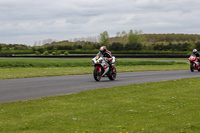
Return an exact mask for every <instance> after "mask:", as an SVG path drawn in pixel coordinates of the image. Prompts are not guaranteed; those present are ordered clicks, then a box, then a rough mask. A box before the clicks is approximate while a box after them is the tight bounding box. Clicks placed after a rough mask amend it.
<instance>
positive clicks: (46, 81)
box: [0, 70, 200, 103]
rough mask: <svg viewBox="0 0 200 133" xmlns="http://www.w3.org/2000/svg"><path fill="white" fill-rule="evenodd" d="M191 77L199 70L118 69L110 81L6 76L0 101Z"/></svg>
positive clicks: (0, 82)
mask: <svg viewBox="0 0 200 133" xmlns="http://www.w3.org/2000/svg"><path fill="white" fill-rule="evenodd" d="M189 77H200V73H199V72H197V71H195V72H190V71H189V70H179V71H144V72H125V73H118V74H117V78H116V80H114V81H110V80H109V79H108V78H107V77H102V79H101V81H100V82H96V81H95V80H94V78H93V75H92V74H89V75H69V76H54V77H36V78H23V79H3V80H0V103H4V102H13V101H21V100H29V99H36V98H41V97H46V96H54V95H64V94H70V93H75V92H80V91H85V90H92V89H98V88H106V87H113V86H122V85H129V84H139V83H147V82H156V81H166V80H175V79H182V78H189Z"/></svg>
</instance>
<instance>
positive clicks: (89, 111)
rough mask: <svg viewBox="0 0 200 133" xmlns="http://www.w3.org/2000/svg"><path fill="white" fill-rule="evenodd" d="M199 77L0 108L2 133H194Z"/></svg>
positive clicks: (199, 124) (198, 127)
mask: <svg viewBox="0 0 200 133" xmlns="http://www.w3.org/2000/svg"><path fill="white" fill-rule="evenodd" d="M199 80H200V78H188V79H182V80H171V81H162V82H155V83H145V84H136V85H127V86H120V87H111V88H104V89H97V90H90V91H84V92H79V93H75V94H70V95H63V96H54V97H45V98H40V99H36V100H28V101H19V102H12V103H4V104H0V132H1V133H8V132H9V133H10V132H12V133H54V132H55V133H61V132H62V133H178V132H182V133H198V132H199V131H200V119H199V117H200V113H199V110H200V103H199V102H198V101H200V97H199V94H200V89H199V86H200V82H196V81H199Z"/></svg>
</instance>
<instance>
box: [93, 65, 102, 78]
mask: <svg viewBox="0 0 200 133" xmlns="http://www.w3.org/2000/svg"><path fill="white" fill-rule="evenodd" d="M93 76H94V79H95V80H96V81H100V80H101V72H99V68H96V67H95V68H94V72H93Z"/></svg>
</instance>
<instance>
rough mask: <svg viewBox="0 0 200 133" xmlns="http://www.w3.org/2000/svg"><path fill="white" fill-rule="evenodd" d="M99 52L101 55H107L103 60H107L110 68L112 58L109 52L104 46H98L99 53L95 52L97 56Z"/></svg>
mask: <svg viewBox="0 0 200 133" xmlns="http://www.w3.org/2000/svg"><path fill="white" fill-rule="evenodd" d="M101 54H102V55H103V57H107V58H106V59H105V60H106V61H107V62H108V64H109V67H110V68H111V65H112V60H113V58H112V54H111V52H110V51H108V50H107V49H106V46H101V47H100V50H99V53H98V54H97V56H99V55H101Z"/></svg>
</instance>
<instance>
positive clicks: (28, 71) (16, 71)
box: [0, 64, 189, 79]
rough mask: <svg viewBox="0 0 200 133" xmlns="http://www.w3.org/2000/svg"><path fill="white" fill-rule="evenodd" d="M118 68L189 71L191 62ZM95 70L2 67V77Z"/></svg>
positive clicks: (81, 72) (126, 70) (89, 69)
mask: <svg viewBox="0 0 200 133" xmlns="http://www.w3.org/2000/svg"><path fill="white" fill-rule="evenodd" d="M116 69H117V72H137V71H162V70H186V69H188V71H189V64H184V65H182V64H174V65H137V66H116ZM93 70H94V67H93V66H90V67H47V68H38V67H33V68H20V67H17V68H0V79H14V78H29V77H46V76H62V75H81V74H92V73H93Z"/></svg>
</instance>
